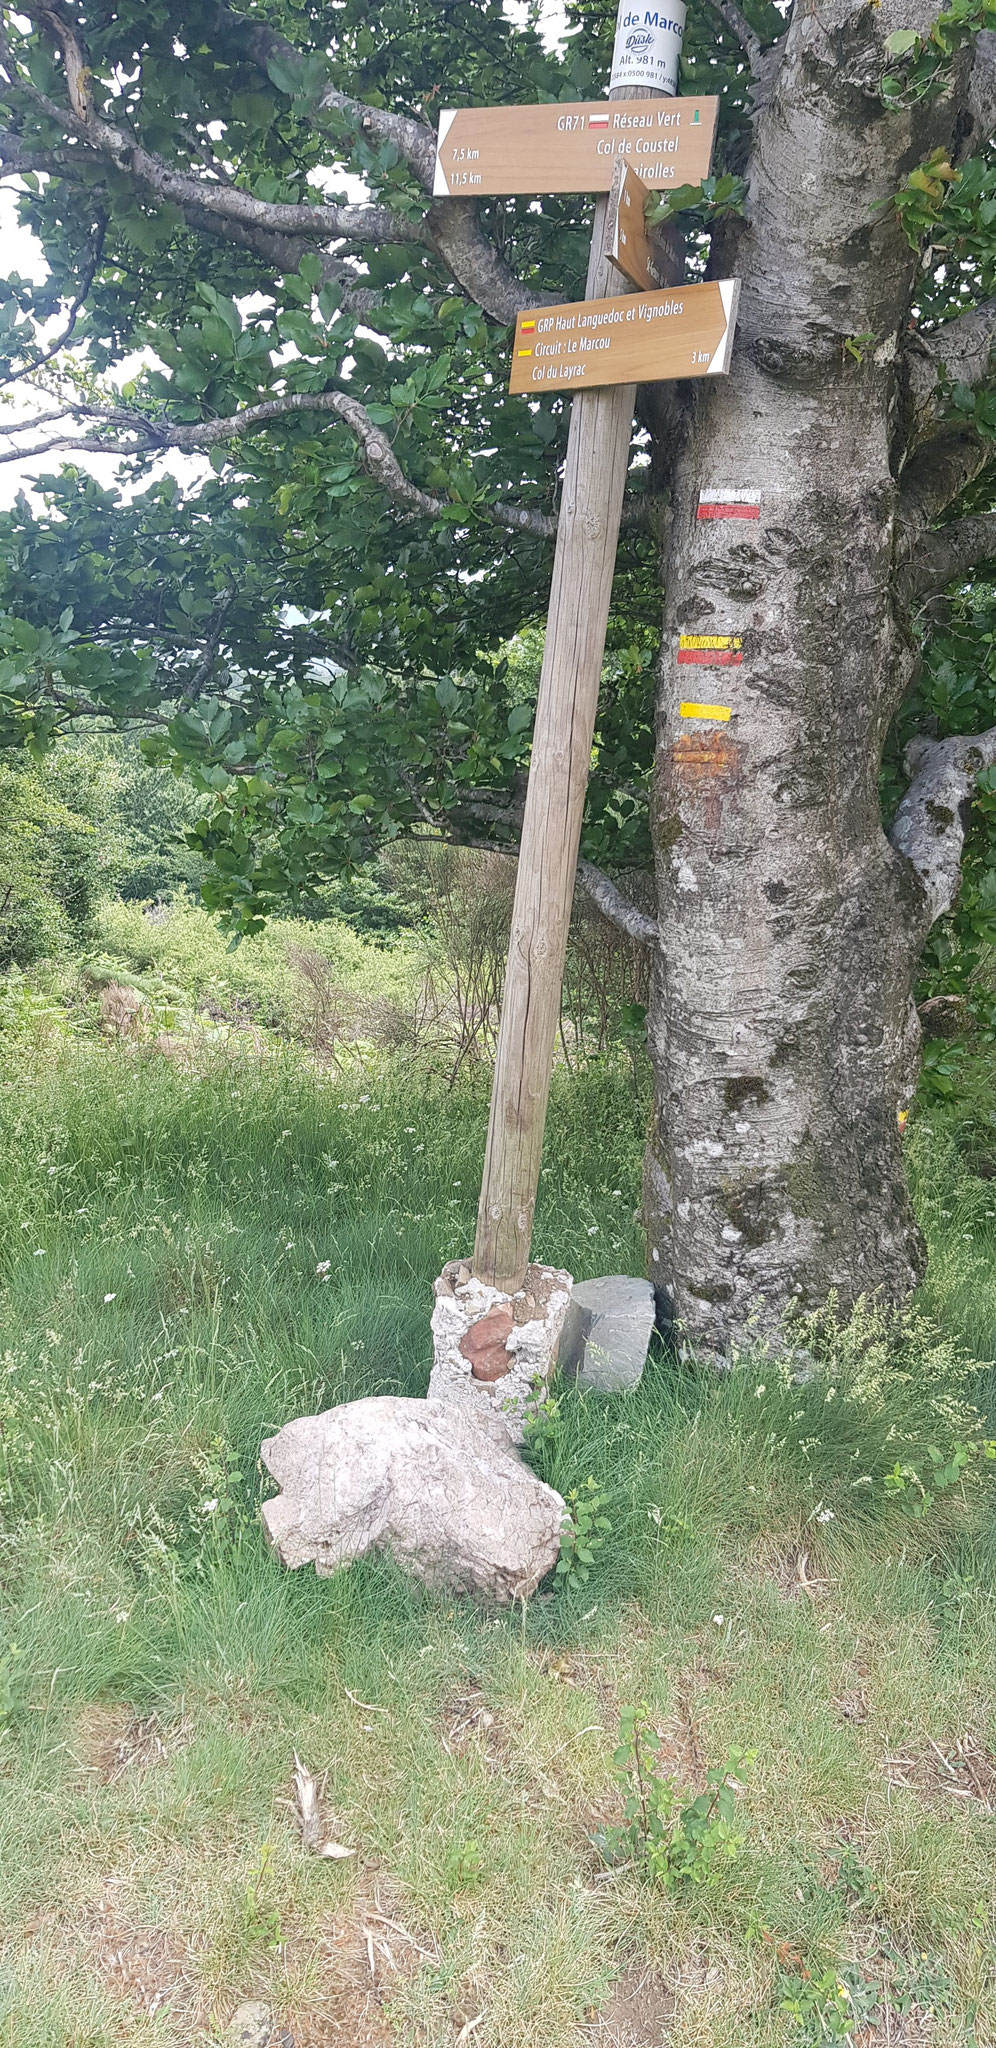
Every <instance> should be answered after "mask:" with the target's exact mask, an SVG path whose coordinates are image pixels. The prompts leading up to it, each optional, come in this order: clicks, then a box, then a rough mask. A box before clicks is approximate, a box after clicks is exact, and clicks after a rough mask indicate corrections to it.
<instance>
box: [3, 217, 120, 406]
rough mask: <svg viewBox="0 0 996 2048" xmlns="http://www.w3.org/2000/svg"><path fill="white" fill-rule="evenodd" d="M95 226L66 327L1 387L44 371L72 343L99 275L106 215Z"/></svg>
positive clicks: (10, 373) (4, 381) (13, 373)
mask: <svg viewBox="0 0 996 2048" xmlns="http://www.w3.org/2000/svg"><path fill="white" fill-rule="evenodd" d="M94 225H95V229H96V233H95V235H94V241H93V247H92V249H91V251H90V254H89V256H88V257H87V260H86V265H85V268H84V271H83V276H82V278H81V279H80V282H79V284H78V285H77V288H76V295H75V297H74V299H73V301H72V304H71V305H70V308H69V312H68V314H67V315H66V324H65V326H64V327H63V328H62V330H61V332H60V333H59V334H57V335H56V337H55V340H54V341H51V342H49V343H48V344H47V346H46V347H45V349H44V350H43V351H42V354H41V355H40V356H39V357H38V358H37V360H36V361H35V362H33V363H25V365H24V368H23V369H21V370H11V371H10V372H9V374H8V375H7V376H5V377H0V386H6V385H8V384H17V383H19V382H20V379H21V378H22V377H28V376H30V375H32V374H33V372H34V371H35V370H40V369H42V368H43V367H44V365H45V364H46V363H50V362H51V361H52V360H53V357H55V356H57V355H58V354H59V351H60V349H64V348H66V347H67V346H68V344H69V342H71V340H72V338H73V335H74V334H75V332H76V322H77V320H78V319H79V317H80V313H81V311H82V309H83V304H84V301H85V299H86V296H87V293H88V291H89V290H90V286H91V285H92V283H93V280H94V278H95V277H96V275H97V267H98V265H99V263H100V259H101V256H102V255H103V253H104V237H105V235H106V233H107V216H106V214H99V215H98V216H97V219H96V221H95V223H94Z"/></svg>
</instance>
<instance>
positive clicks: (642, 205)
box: [608, 157, 675, 292]
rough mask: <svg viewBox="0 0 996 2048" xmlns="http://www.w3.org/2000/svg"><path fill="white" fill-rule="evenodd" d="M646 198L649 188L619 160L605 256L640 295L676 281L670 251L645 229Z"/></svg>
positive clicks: (610, 201)
mask: <svg viewBox="0 0 996 2048" xmlns="http://www.w3.org/2000/svg"><path fill="white" fill-rule="evenodd" d="M649 197H650V186H649V185H648V184H647V183H646V181H645V180H644V179H643V178H641V177H638V175H637V173H636V171H634V169H633V166H632V164H630V163H627V161H626V159H625V157H623V158H620V159H619V161H618V162H617V164H616V176H615V179H614V180H613V184H612V194H611V198H610V200H609V243H608V253H609V257H610V259H611V261H612V262H613V263H614V264H615V266H616V269H617V270H621V271H622V274H623V276H624V277H628V278H629V281H630V284H635V285H636V287H637V289H638V290H639V291H641V292H652V291H662V290H663V289H664V287H665V286H666V285H669V284H673V283H674V281H675V280H674V266H673V263H672V260H671V252H670V249H669V248H668V246H667V244H666V243H665V242H663V241H662V240H661V239H660V238H659V237H658V236H655V235H654V232H653V229H652V228H648V226H647V219H646V209H647V200H648V199H649Z"/></svg>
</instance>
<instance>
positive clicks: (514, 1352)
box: [429, 1259, 572, 1443]
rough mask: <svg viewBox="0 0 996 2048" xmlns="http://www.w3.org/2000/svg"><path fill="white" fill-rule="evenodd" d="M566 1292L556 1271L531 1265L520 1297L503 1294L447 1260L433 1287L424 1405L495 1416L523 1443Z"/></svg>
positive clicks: (542, 1389)
mask: <svg viewBox="0 0 996 2048" xmlns="http://www.w3.org/2000/svg"><path fill="white" fill-rule="evenodd" d="M571 1286H572V1281H571V1276H570V1274H569V1273H564V1272H561V1271H560V1270H559V1269H558V1268H557V1267H556V1266H529V1267H527V1270H526V1277H525V1281H524V1282H523V1285H522V1287H521V1288H520V1289H519V1292H518V1294H502V1293H501V1292H500V1290H499V1289H498V1288H497V1287H488V1286H487V1285H486V1284H485V1282H484V1281H483V1280H477V1279H475V1277H474V1275H473V1273H472V1271H471V1269H470V1265H469V1263H468V1262H467V1261H466V1260H464V1259H451V1260H450V1262H449V1264H448V1265H446V1266H444V1267H443V1270H442V1272H441V1274H440V1276H439V1279H438V1280H437V1281H436V1283H435V1295H436V1305H435V1308H434V1309H433V1312H432V1357H433V1363H432V1375H431V1378H430V1380H429V1397H430V1399H431V1400H435V1401H452V1402H459V1403H462V1404H463V1405H469V1406H472V1407H473V1408H474V1409H475V1410H476V1411H477V1413H478V1414H489V1415H494V1416H496V1417H498V1418H500V1420H501V1421H502V1422H503V1423H504V1426H505V1428H506V1429H507V1431H508V1434H509V1436H510V1437H511V1438H512V1441H513V1443H521V1442H522V1425H523V1422H524V1420H525V1417H526V1415H527V1413H528V1412H529V1409H530V1408H531V1407H532V1406H533V1405H534V1403H535V1402H536V1400H540V1401H542V1400H543V1398H544V1396H545V1394H546V1389H547V1384H548V1381H549V1378H550V1374H551V1373H552V1371H553V1368H554V1366H555V1365H556V1362H557V1347H558V1345H559V1343H560V1333H561V1330H562V1329H563V1324H564V1317H565V1315H566V1314H567V1304H568V1302H569V1301H570V1298H571Z"/></svg>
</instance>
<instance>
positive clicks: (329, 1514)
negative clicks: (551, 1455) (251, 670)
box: [261, 1364, 564, 1602]
mask: <svg viewBox="0 0 996 2048" xmlns="http://www.w3.org/2000/svg"><path fill="white" fill-rule="evenodd" d="M467 1370H468V1374H469V1371H470V1367H469V1364H468V1367H467ZM261 1455H262V1459H263V1463H264V1465H265V1466H266V1469H267V1471H268V1472H270V1473H272V1475H273V1477H274V1479H275V1480H276V1481H277V1484H278V1486H279V1487H280V1488H281V1491H280V1493H279V1494H278V1495H277V1497H276V1499H274V1500H268V1501H265V1502H264V1503H263V1509H262V1515H263V1524H264V1527H265V1530H266V1534H267V1538H268V1540H269V1542H270V1543H271V1545H272V1547H273V1549H274V1550H275V1551H276V1553H277V1555H278V1557H279V1558H280V1561H281V1563H282V1564H285V1565H288V1566H290V1568H291V1569H292V1570H294V1569H296V1568H297V1567H298V1566H299V1565H303V1564H313V1565H314V1567H315V1570H316V1572H317V1573H318V1575H319V1577H320V1578H327V1577H329V1576H330V1574H331V1573H332V1572H334V1571H337V1570H338V1569H339V1567H340V1566H342V1565H347V1564H350V1563H352V1561H353V1559H354V1558H357V1557H364V1556H366V1554H367V1552H368V1551H371V1550H386V1551H389V1552H390V1553H391V1555H392V1556H393V1557H395V1558H396V1559H397V1561H398V1563H399V1564H400V1565H403V1566H404V1567H405V1569H406V1570H407V1571H410V1572H412V1573H414V1575H415V1577H416V1578H419V1579H421V1580H423V1582H424V1583H425V1584H426V1585H428V1586H445V1587H449V1588H451V1589H452V1590H453V1591H455V1592H459V1593H481V1594H484V1595H485V1596H486V1597H487V1598H488V1599H491V1600H497V1601H502V1602H505V1601H511V1600H517V1599H526V1598H528V1596H529V1595H530V1594H531V1593H533V1592H535V1590H536V1587H537V1586H538V1585H539V1582H540V1580H541V1579H542V1578H543V1577H544V1576H545V1574H546V1573H547V1572H548V1571H550V1570H552V1568H553V1566H554V1565H555V1564H556V1562H557V1558H558V1556H559V1554H560V1530H561V1523H562V1520H563V1516H564V1503H563V1501H562V1500H561V1498H560V1495H559V1493H555V1492H554V1491H553V1488H552V1487H551V1486H544V1484H543V1482H542V1481H541V1480H539V1479H537V1478H536V1476H535V1474H534V1473H532V1472H530V1471H529V1470H528V1469H527V1467H526V1466H525V1465H523V1463H522V1462H521V1459H520V1458H519V1457H518V1456H517V1455H516V1452H515V1450H514V1449H513V1447H512V1445H511V1443H510V1442H509V1438H508V1432H507V1429H506V1427H505V1424H504V1422H503V1421H502V1420H501V1418H500V1417H496V1416H495V1414H494V1412H493V1411H492V1410H490V1409H487V1408H484V1409H482V1410H481V1412H477V1411H476V1410H471V1409H470V1408H466V1407H460V1406H459V1405H456V1404H452V1403H449V1402H444V1401H435V1400H431V1399H430V1400H427V1401H412V1400H403V1399H400V1398H397V1397H394V1396H391V1395H380V1396H376V1397H374V1398H372V1399H370V1400H366V1401H347V1402H345V1403H344V1404H343V1406H342V1407H340V1408H329V1409H328V1410H327V1411H326V1413H325V1414H324V1415H305V1416H302V1417H301V1418H300V1419H299V1420H298V1421H296V1422H288V1423H287V1424H286V1426H285V1427H284V1428H283V1429H282V1430H281V1431H280V1433H279V1435H278V1436H275V1437H271V1438H270V1439H269V1440H268V1442H266V1443H264V1444H263V1445H262V1447H261Z"/></svg>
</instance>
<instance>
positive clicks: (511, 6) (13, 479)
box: [0, 0, 566, 508]
mask: <svg viewBox="0 0 996 2048" xmlns="http://www.w3.org/2000/svg"><path fill="white" fill-rule="evenodd" d="M505 12H506V14H507V15H508V16H509V18H510V19H511V20H513V21H514V20H516V19H524V18H525V16H526V14H527V12H528V5H527V0H506V4H505ZM540 12H541V24H542V33H543V37H544V41H545V42H546V43H547V44H548V45H551V46H552V45H553V44H555V43H556V42H557V41H558V40H559V38H560V36H561V35H562V34H563V31H564V28H565V26H566V16H565V11H564V6H563V0H542V5H541V10H540ZM338 182H339V183H342V182H343V181H342V179H341V178H340V179H339V180H338ZM355 183H356V185H357V191H356V193H355V195H354V194H352V193H351V194H350V196H351V197H354V196H355V197H356V198H357V199H359V198H362V197H363V196H364V193H363V187H362V185H361V184H360V182H359V180H356V181H355ZM0 252H2V255H0V263H2V268H3V272H4V273H9V272H11V271H15V270H16V271H18V272H19V273H20V275H21V276H22V277H29V278H42V277H44V275H45V264H44V259H43V257H42V252H41V245H40V243H39V242H38V241H37V240H36V238H35V236H34V235H32V234H31V232H30V230H29V229H27V228H25V227H23V226H22V225H21V223H20V221H19V220H18V218H17V199H16V193H15V191H14V189H13V188H12V187H11V186H9V185H8V186H6V187H4V188H3V189H0ZM59 325H60V321H59V319H58V318H57V319H55V320H53V322H52V323H51V331H52V332H53V333H57V332H58V328H59ZM140 360H141V359H140V358H138V357H134V356H133V357H132V358H131V359H130V360H129V361H128V363H127V364H124V365H121V366H119V369H118V371H117V373H116V378H117V381H118V382H124V381H126V379H127V378H128V377H131V376H134V374H135V369H136V367H137V365H138V363H139V361H140ZM0 403H3V405H4V414H3V417H4V418H9V417H10V416H11V413H12V412H14V411H15V410H16V412H17V413H18V415H20V414H21V413H23V414H24V415H25V417H30V415H31V413H32V412H33V411H35V410H36V409H38V408H40V407H42V406H44V409H46V410H47V409H48V407H47V402H46V401H44V400H43V399H42V398H40V397H39V398H38V399H37V400H36V399H35V397H34V395H33V394H32V396H31V397H30V398H29V396H28V393H27V391H26V390H25V389H24V388H23V387H17V386H15V387H13V389H12V390H11V391H10V392H8V393H7V394H6V395H5V398H4V399H0ZM68 459H69V457H68V453H67V454H65V455H62V454H61V453H60V451H59V450H53V451H52V453H51V454H49V455H44V456H37V457H35V458H34V459H28V460H25V461H24V462H9V463H4V464H3V465H0V508H3V507H5V506H8V505H11V504H13V502H14V499H15V498H16V496H17V493H18V491H19V490H25V491H27V493H28V496H29V497H30V498H31V499H32V500H33V501H34V502H35V503H39V502H40V500H39V499H38V495H37V493H36V492H34V491H33V490H32V489H31V484H32V481H33V479H34V478H36V477H38V476H39V475H51V474H52V473H53V471H55V470H57V469H58V467H59V463H60V461H66V460H68ZM79 461H80V463H81V465H82V466H83V467H85V468H86V469H88V470H89V471H90V472H91V474H92V475H93V476H95V477H96V478H97V479H98V481H99V482H100V483H103V484H111V483H113V481H114V478H115V475H116V472H117V469H118V458H117V457H116V456H101V455H82V456H80V458H79ZM161 467H162V468H169V469H171V470H172V471H173V473H174V475H176V476H178V477H180V478H181V480H183V481H191V480H193V478H195V477H196V476H197V475H198V474H200V473H206V472H207V464H206V463H202V462H200V461H199V460H195V459H192V458H189V457H186V458H185V457H182V456H175V455H171V456H165V457H164V458H163V463H162V465H161ZM159 470H160V465H158V464H157V465H156V469H155V471H154V472H153V473H154V474H158V473H159Z"/></svg>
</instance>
